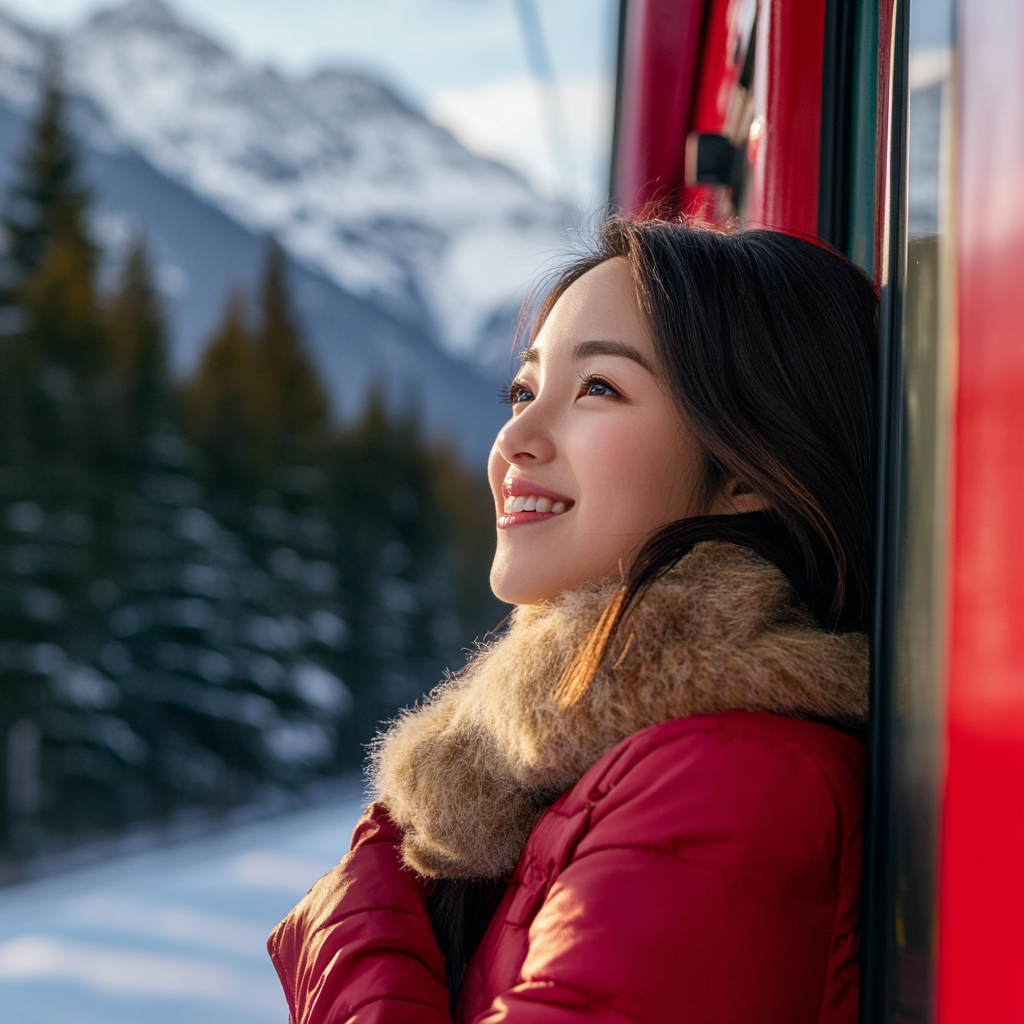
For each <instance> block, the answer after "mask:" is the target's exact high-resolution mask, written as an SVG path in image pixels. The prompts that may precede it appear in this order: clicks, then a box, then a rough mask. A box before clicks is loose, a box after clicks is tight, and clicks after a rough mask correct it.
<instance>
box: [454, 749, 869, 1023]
mask: <svg viewBox="0 0 1024 1024" xmlns="http://www.w3.org/2000/svg"><path fill="white" fill-rule="evenodd" d="M758 746H759V744H758V743H754V742H751V741H749V740H747V741H743V740H741V739H738V738H737V737H729V736H723V735H721V734H719V735H718V736H713V737H711V738H710V740H709V739H708V737H706V736H705V737H700V738H699V739H698V741H696V742H693V743H690V744H686V743H673V744H669V745H667V746H666V747H663V748H661V749H658V750H654V751H652V752H651V753H650V754H649V755H648V756H647V757H646V758H645V759H644V762H643V763H642V764H640V765H637V766H636V767H635V768H634V769H633V770H632V771H631V772H630V773H629V774H628V775H627V776H626V777H624V778H622V779H621V780H620V781H619V782H618V783H617V784H616V785H615V786H614V788H612V789H611V790H610V791H609V792H608V793H607V795H604V796H599V797H598V798H597V800H594V801H592V802H591V806H590V807H589V808H587V809H586V810H585V811H584V812H583V813H584V814H587V815H591V816H592V820H591V822H590V824H589V827H587V828H586V830H585V831H584V833H583V836H582V838H581V840H580V841H579V843H578V845H576V847H575V849H574V850H573V851H572V852H571V853H570V854H569V855H568V862H567V863H566V865H565V867H564V868H563V869H562V870H561V871H560V872H559V873H558V876H557V878H556V879H555V881H554V883H553V884H552V885H551V887H550V889H549V890H548V891H547V893H546V894H543V895H542V894H540V893H538V895H537V898H538V900H540V901H541V904H540V907H539V909H538V910H537V911H536V914H535V916H533V917H532V919H530V916H529V915H530V913H532V912H527V914H526V916H525V918H524V920H523V924H524V925H526V924H527V922H528V927H529V932H528V937H529V938H528V942H529V945H528V949H527V954H526V959H525V962H524V963H523V967H522V971H521V974H520V977H519V980H518V982H517V983H516V984H515V985H514V986H512V987H511V988H510V989H508V990H507V991H505V992H503V993H500V994H498V995H497V997H496V998H495V999H494V1000H493V1002H492V1003H491V1004H490V1006H489V1008H488V1009H486V1010H484V1011H483V1012H482V1013H478V1014H476V1015H475V1016H474V1018H473V1020H472V1021H471V1022H467V1024H497V1022H499V1021H500V1022H502V1024H584V1022H587V1024H595V1022H596V1024H626V1022H629V1024H664V1022H665V1021H667V1020H672V1021H676V1022H679V1024H755V1022H756V1024H776V1022H777V1024H816V1022H818V1021H819V1020H822V1019H826V1020H828V1021H833V1020H840V1019H841V1020H843V1021H846V1020H847V1019H849V1020H850V1021H851V1022H852V1021H854V1020H855V1019H856V1001H855V999H856V996H855V986H854V994H853V999H854V1001H853V1003H852V1007H853V1016H852V1017H848V1016H847V1014H846V1013H845V1012H843V1013H840V1014H838V1015H832V1014H830V1013H828V1014H825V1015H824V1017H823V1016H822V998H823V988H824V984H825V978H826V975H827V971H828V958H829V952H830V948H831V947H832V943H833V927H834V924H835V918H836V898H835V884H834V883H835V878H834V872H835V868H836V864H837V862H838V857H837V855H836V853H837V835H836V829H835V825H836V820H837V813H836V805H835V800H834V797H833V794H832V791H831V788H830V786H829V785H828V784H827V782H826V781H824V780H823V779H822V777H821V773H820V772H818V771H817V770H816V769H815V767H814V765H813V764H811V763H809V762H807V761H806V759H802V758H801V757H800V755H799V754H794V752H792V751H789V750H786V749H785V748H781V749H779V750H770V751H766V750H764V749H758ZM565 824H566V827H567V831H572V830H573V829H572V822H566V823H565ZM577 834H578V832H577ZM541 873H543V868H542V867H540V870H539V871H538V874H541ZM528 888H529V887H528V886H526V889H527V890H528ZM524 895H526V896H527V897H528V896H529V893H528V892H526V893H525V894H524ZM527 902H528V900H527ZM510 916H511V917H512V919H513V920H512V922H511V923H512V924H513V925H514V924H515V923H516V921H515V917H516V914H515V912H513V913H512V914H511V915H510ZM853 955H855V950H854V953H853Z"/></svg>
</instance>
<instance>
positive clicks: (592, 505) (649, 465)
mask: <svg viewBox="0 0 1024 1024" xmlns="http://www.w3.org/2000/svg"><path fill="white" fill-rule="evenodd" d="M654 371H655V355H654V348H653V345H652V344H651V339H650V334H649V331H648V328H647V325H646V324H645V322H644V320H643V318H642V315H641V313H640V310H639V309H638V307H637V301H636V291H635V288H634V286H633V281H632V278H631V277H630V274H629V269H628V267H627V265H626V263H625V261H624V260H621V259H613V260H609V261H607V262H605V263H602V264H601V265H600V266H598V267H596V268H594V269H593V270H591V271H589V272H588V273H586V274H584V275H583V277H581V278H580V279H579V280H578V281H576V282H575V283H574V284H573V285H571V286H570V287H569V288H568V289H567V290H566V292H565V293H564V294H563V295H562V297H561V298H560V299H559V300H558V302H557V303H556V304H555V306H554V308H553V309H552V311H551V314H550V316H549V317H548V319H547V321H546V322H545V324H544V326H543V328H542V329H541V331H540V333H539V334H538V335H537V338H536V341H535V343H534V345H533V346H532V347H531V348H530V349H529V351H528V352H527V354H526V358H525V359H524V361H523V365H522V368H521V370H520V372H519V374H518V375H517V377H516V380H515V381H514V382H513V385H512V389H511V396H510V397H511V401H512V417H511V419H510V420H509V421H508V423H506V424H505V426H504V428H503V429H502V430H501V432H500V433H499V434H498V437H497V440H496V441H495V443H494V447H493V448H492V449H491V457H490V462H489V465H488V476H489V478H490V484H491V492H492V493H493V495H494V501H495V510H496V513H497V517H498V519H497V525H498V547H497V551H496V552H495V556H494V565H493V566H492V568H491V587H492V588H493V590H494V593H495V594H496V595H497V596H498V597H499V598H501V599H502V600H503V601H508V602H510V603H512V604H536V603H539V602H543V601H554V600H555V599H557V598H558V596H559V595H560V594H561V593H563V592H564V591H566V590H571V589H573V588H575V587H578V586H580V585H581V584H584V583H587V582H590V581H592V580H599V579H604V578H606V577H616V578H617V577H618V576H619V571H620V563H621V565H622V567H626V566H628V564H629V562H630V560H631V559H632V558H633V556H634V555H635V554H636V552H637V550H638V549H639V547H640V545H641V544H642V543H643V541H644V540H645V539H646V538H647V537H648V536H649V535H650V534H651V533H653V532H654V531H655V530H657V529H658V528H659V527H661V526H664V525H665V524H667V523H669V522H672V521H673V520H676V519H682V518H684V517H685V516H688V515H695V514H698V513H699V512H701V511H703V510H702V509H700V508H699V507H698V500H699V487H700V482H701V470H702V465H703V459H702V455H701V451H700V446H699V445H698V443H697V441H696V438H695V437H694V436H693V434H692V433H691V431H690V430H689V428H688V427H686V426H685V424H684V423H683V421H682V419H681V417H680V415H679V413H678V411H677V410H676V407H675V405H674V403H673V401H672V399H671V398H670V397H669V395H668V394H667V393H666V391H665V390H663V388H662V386H661V384H660V383H659V381H658V379H657V377H656V376H655V372H654Z"/></svg>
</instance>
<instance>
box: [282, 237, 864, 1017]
mask: <svg viewBox="0 0 1024 1024" xmlns="http://www.w3.org/2000/svg"><path fill="white" fill-rule="evenodd" d="M875 309H876V302H875V294H874V291H873V288H872V286H871V284H870V283H869V281H868V280H867V279H866V278H865V277H864V276H863V275H862V274H861V273H860V272H859V271H858V270H857V269H856V268H854V267H853V266H852V265H851V264H849V263H848V262H847V261H846V260H845V259H843V258H842V257H841V256H838V255H837V254H835V253H834V252H831V251H829V250H827V249H825V248H823V247H820V246H817V245H814V244H812V243H810V242H806V241H802V240H799V239H795V238H791V237H787V236H785V235H781V234H776V233H770V232H764V231H751V232H746V233H740V234H725V233H719V232H714V231H710V230H703V229H695V228H691V227H687V226H684V225H681V224H676V223H668V222H664V221H648V222H646V223H639V224H638V223H628V222H625V221H623V220H620V219H612V220H610V221H608V222H607V223H606V224H605V225H604V227H603V228H602V230H601V232H600V236H599V239H598V244H597V246H596V248H595V251H594V252H593V253H592V254H590V255H588V256H587V257H586V258H583V259H581V260H579V261H578V262H576V263H574V264H573V265H572V266H571V267H569V268H568V269H567V270H566V271H565V272H564V273H563V275H562V276H561V278H560V279H559V280H558V282H557V284H556V285H555V287H554V288H553V290H552V291H551V293H550V294H549V296H548V297H547V299H546V301H545V302H544V304H543V306H542V307H541V309H540V311H539V316H538V326H537V329H536V330H535V332H534V335H533V337H532V339H531V343H530V345H529V347H528V348H527V349H526V350H525V352H524V353H523V355H522V359H521V366H520V370H519V373H518V375H517V376H516V379H515V381H514V382H513V383H512V385H511V387H510V389H509V395H508V398H509V402H510V404H511V408H512V415H511V419H510V420H509V422H508V423H507V424H506V425H505V427H504V428H503V429H502V431H501V433H500V434H499V435H498V439H497V441H496V443H495V446H494V449H493V451H492V454H491V459H490V465H489V474H490V482H491V488H492V491H493V493H494V499H495V509H496V518H497V528H498V529H497V534H498V542H497V552H496V554H495V559H494V566H493V569H492V574H491V583H492V586H493V588H494V591H495V593H496V594H497V595H498V596H499V597H500V598H502V599H503V600H505V601H508V602H510V603H512V604H515V605H516V606H517V607H516V610H515V612H514V613H513V615H512V617H511V624H510V625H509V627H508V628H507V630H506V631H505V633H504V635H502V636H501V637H500V638H499V639H498V640H497V641H495V642H494V643H492V644H490V645H489V646H485V647H483V648H482V649H481V650H480V651H479V652H478V653H477V655H476V656H475V657H474V658H473V660H472V661H471V662H470V664H469V665H468V666H467V667H466V668H465V669H464V670H463V671H462V672H460V673H459V674H458V675H457V676H455V677H453V678H452V679H450V680H448V681H447V682H445V683H444V684H443V685H442V686H440V687H439V688H438V689H437V690H435V691H434V693H433V694H432V695H431V696H430V697H429V698H428V699H427V700H426V702H425V703H424V704H422V705H421V706H419V707H417V708H414V709H413V710H411V711H409V712H407V713H406V714H405V715H404V716H403V717H400V718H399V719H398V720H397V721H396V722H395V723H393V724H392V726H391V727H390V728H389V730H388V731H387V732H386V733H385V734H384V735H383V736H382V737H381V738H380V739H379V742H378V745H377V747H376V750H375V755H374V783H375V787H376V790H377V794H378V799H377V802H376V803H375V804H373V805H371V806H370V808H369V809H368V810H367V812H366V813H365V815H364V816H363V818H362V820H361V821H360V823H359V825H358V827H357V828H356V832H355V836H354V838H353V843H352V849H351V852H350V853H349V854H348V855H347V856H346V857H345V858H344V860H342V862H341V863H340V865H339V866H338V867H337V868H336V869H335V870H334V871H333V872H332V873H331V874H329V875H327V876H325V877H324V878H323V879H321V880H320V882H318V883H317V885H316V886H314V887H313V889H312V890H311V891H310V893H309V895H308V896H307V897H306V899H305V900H303V902H302V903H301V904H300V905H299V906H298V907H297V908H296V909H295V911H293V912H292V914H291V915H290V916H289V917H288V918H287V919H286V920H285V921H284V922H282V924H281V925H280V926H279V927H278V928H277V929H276V931H275V932H274V934H273V935H272V936H271V939H270V943H269V948H270V951H271V955H272V956H273V958H274V962H275V964H276V966H277V969H278V972H279V974H280V976H281V979H282V982H283V984H284V987H285V991H286V993H287V996H288V999H289V1003H290V1005H291V1011H292V1018H293V1020H294V1021H295V1022H296V1024H298V1022H302V1024H307V1022H309V1024H312V1022H318V1024H319V1022H327V1021H339V1022H340V1021H357V1022H363V1021H375V1022H376V1021H388V1022H390V1021H394V1022H402V1024H413V1022H415V1024H420V1022H423V1024H426V1022H440V1021H449V1020H452V1019H453V1018H454V1020H456V1021H461V1022H466V1024H469V1022H474V1024H481V1022H485V1021H486V1022H492V1021H507V1022H509V1024H519V1022H525V1021H530V1022H551V1024H556V1022H557V1024H563V1022H565V1024H568V1022H570V1021H580V1020H583V1019H592V1020H599V1021H608V1022H613V1021H614V1022H644V1024H646V1022H651V1024H655V1022H657V1024H663V1022H665V1021H670V1020H671V1021H685V1022H693V1024H696V1022H701V1024H733V1022H735V1024H753V1022H758V1024H768V1022H774V1021H777V1022H779V1024H802V1022H817V1024H853V1022H854V1021H855V1020H856V1015H857V980H858V976H857V948H858V890H859V885H860V830H861V785H862V759H863V749H862V743H861V740H860V739H859V738H858V732H859V730H860V729H861V728H862V727H863V724H864V722H865V719H866V715H867V638H866V634H865V633H864V626H865V622H866V621H867V616H868V601H869V592H870V583H869V578H870V559H871V550H872V538H871V525H870V524H871V504H872V502H871V489H872V487H871V484H872V436H873V417H874V397H873V378H874V372H873V366H874V358H875V356H874V352H875V330H876V328H875V321H876V312H875Z"/></svg>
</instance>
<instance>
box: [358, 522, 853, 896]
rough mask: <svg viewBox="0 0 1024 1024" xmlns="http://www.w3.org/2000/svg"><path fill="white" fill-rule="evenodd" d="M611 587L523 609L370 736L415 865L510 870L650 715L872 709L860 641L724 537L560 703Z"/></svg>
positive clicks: (700, 551)
mask: <svg viewBox="0 0 1024 1024" xmlns="http://www.w3.org/2000/svg"><path fill="white" fill-rule="evenodd" d="M615 591H616V584H611V583H609V584H604V585H600V586H594V587H588V588H584V589H582V590H579V591H574V592H572V593H569V594H566V595H565V596H564V597H563V598H562V599H561V600H560V601H559V602H558V603H557V604H555V605H551V606H529V607H520V608H517V609H516V611H515V613H514V614H513V616H512V623H511V626H510V627H509V629H508V630H507V632H506V633H505V634H504V635H503V636H502V637H501V638H500V639H499V640H497V641H496V642H494V643H492V644H490V645H487V646H484V647H482V648H481V650H480V651H479V653H478V654H477V655H476V656H475V657H474V658H473V659H472V661H470V663H469V664H468V665H467V666H466V668H465V669H463V671H461V672H460V673H459V674H458V675H456V676H454V677H452V678H450V679H448V680H447V681H446V682H444V683H442V684H441V685H440V686H439V687H437V689H435V690H434V691H433V693H431V694H430V695H429V697H427V698H426V700H425V701H424V702H423V703H422V704H421V705H420V706H418V707H415V708H413V709H412V710H410V711H407V712H404V713H403V714H402V716H401V717H399V718H398V719H397V720H396V721H395V722H394V723H393V724H392V725H391V727H390V728H389V729H388V731H387V732H386V733H384V734H383V735H382V736H380V737H379V738H378V741H377V745H376V749H375V751H374V755H373V762H372V771H373V783H374V786H375V789H376V791H377V793H378V796H379V799H381V800H382V801H383V803H384V804H385V805H386V806H387V808H388V810H389V812H390V814H391V816H392V818H393V819H394V820H395V822H396V823H397V824H398V825H399V826H400V827H401V828H402V829H403V831H404V832H405V842H404V845H403V854H404V857H405V861H406V863H407V864H408V865H409V866H410V867H412V868H414V869H415V870H417V871H419V872H421V873H422V874H424V875H428V876H431V877H442V878H497V877H500V876H502V875H505V874H507V873H508V872H510V871H511V870H512V869H513V868H514V867H515V864H516V862H517V861H518V859H519V855H520V853H521V852H522V849H523V846H524V845H525V843H526V840H527V838H528V837H529V834H530V832H531V830H532V829H533V826H534V825H535V824H536V822H537V819H538V818H539V816H540V814H541V813H542V812H543V810H544V808H545V807H546V806H547V805H548V804H550V803H551V801H552V800H553V799H554V798H555V797H556V796H558V795H559V794H560V793H562V792H564V791H565V790H567V789H569V788H570V787H571V786H572V785H573V784H574V783H575V782H576V781H577V780H578V779H579V778H580V776H581V775H583V773H584V772H585V771H586V770H587V769H588V768H589V767H590V766H591V765H593V764H594V763H595V762H596V761H597V760H598V759H599V758H600V757H601V755H602V754H604V753H605V752H606V751H607V750H609V749H610V748H611V747H613V746H614V745H615V744H616V743H618V742H619V741H620V740H622V739H624V738H625V737H627V736H629V735H631V734H632V733H634V732H636V731H638V730H639V729H643V728H644V727H645V726H648V725H652V724H654V723H656V722H663V721H667V720H669V719H672V718H678V717H682V716H684V715H693V714H699V713H707V712H718V711H727V710H735V709H744V710H749V711H770V712H775V713H777V714H781V715H789V716H791V717H799V718H828V719H833V720H838V721H841V722H846V723H849V724H851V725H859V724H863V722H864V721H865V720H866V717H867V692H868V644H867V638H866V636H865V635H864V634H863V633H846V634H834V633H827V632H825V631H824V630H822V629H820V628H819V627H818V626H817V625H816V624H815V623H814V621H813V619H812V618H811V616H810V614H809V612H808V611H807V609H806V608H805V607H804V605H803V604H802V602H801V601H800V600H799V598H798V597H797V596H796V594H795V593H794V591H793V589H792V588H791V586H790V585H789V583H788V582H787V580H786V579H785V577H784V576H783V575H782V573H781V572H780V571H779V570H778V569H776V568H775V566H773V565H771V564H770V563H769V562H767V561H765V560H764V559H762V558H761V557H760V556H758V555H756V554H755V553H754V552H752V551H750V550H748V549H746V548H741V547H737V546H736V545H732V544H725V543H718V542H706V543H703V544H700V545H698V546H697V547H696V548H695V549H694V550H693V551H692V552H691V553H690V554H689V555H687V556H686V557H685V558H683V559H682V560H681V561H680V562H679V564H678V565H677V566H676V567H675V568H674V569H673V570H672V571H671V572H670V573H669V574H668V575H667V576H666V577H664V578H663V579H662V580H660V581H659V582H657V583H656V584H655V585H654V586H653V587H652V588H651V589H650V590H649V591H648V592H647V594H646V595H645V596H644V598H643V599H642V600H641V602H640V603H639V605H638V606H637V608H636V610H635V611H634V613H633V614H632V615H631V616H630V617H629V618H628V619H627V620H626V621H625V622H624V623H623V627H624V628H623V630H622V639H621V640H620V641H619V642H618V648H617V650H613V651H612V656H611V657H609V658H608V659H606V666H605V667H604V668H602V669H601V670H600V671H599V672H598V674H597V676H596V677H595V679H594V681H593V683H592V684H591V686H590V688H589V690H588V691H587V693H586V695H585V696H584V697H583V698H582V699H581V700H580V701H579V702H578V703H576V704H575V705H573V706H572V707H571V708H569V709H568V710H567V711H562V710H559V709H558V707H557V706H556V703H555V700H554V690H555V686H556V683H557V682H558V680H559V678H560V677H561V675H562V672H563V671H564V669H565V668H566V666H567V665H568V664H569V662H570V660H571V659H572V656H573V655H574V654H575V652H576V651H578V650H579V648H580V647H581V645H582V644H583V643H584V642H585V640H586V638H587V636H588V635H589V633H590V631H591V630H592V629H593V628H594V626H595V624H596V623H597V620H598V618H599V617H600V614H601V612H602V610H603V609H604V607H605V605H606V604H607V602H608V600H609V598H610V597H611V596H612V595H613V594H614V593H615ZM630 634H631V635H632V639H631V642H629V644H628V648H627V649H626V650H625V656H624V657H622V656H621V653H622V650H623V648H624V647H625V640H626V639H627V638H628V637H629V636H630Z"/></svg>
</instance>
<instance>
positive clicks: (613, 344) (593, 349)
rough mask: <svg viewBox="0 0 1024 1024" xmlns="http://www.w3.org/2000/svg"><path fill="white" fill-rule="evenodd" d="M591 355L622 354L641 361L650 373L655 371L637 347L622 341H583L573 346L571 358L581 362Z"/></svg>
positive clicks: (635, 361)
mask: <svg viewBox="0 0 1024 1024" xmlns="http://www.w3.org/2000/svg"><path fill="white" fill-rule="evenodd" d="M591 356H622V358H623V359H632V360H633V362H634V363H639V364H640V365H641V366H642V367H643V368H644V369H645V370H647V372H648V373H654V370H652V369H651V364H650V363H649V362H648V361H647V360H646V359H645V358H644V357H643V356H642V355H641V354H640V353H639V352H638V351H637V350H636V349H635V348H631V347H630V346H629V345H624V344H623V343H622V342H621V341H581V342H579V343H578V344H576V345H574V346H573V349H572V355H571V357H570V358H571V359H572V361H573V362H579V361H580V360H581V359H589V358H590V357H591Z"/></svg>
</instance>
